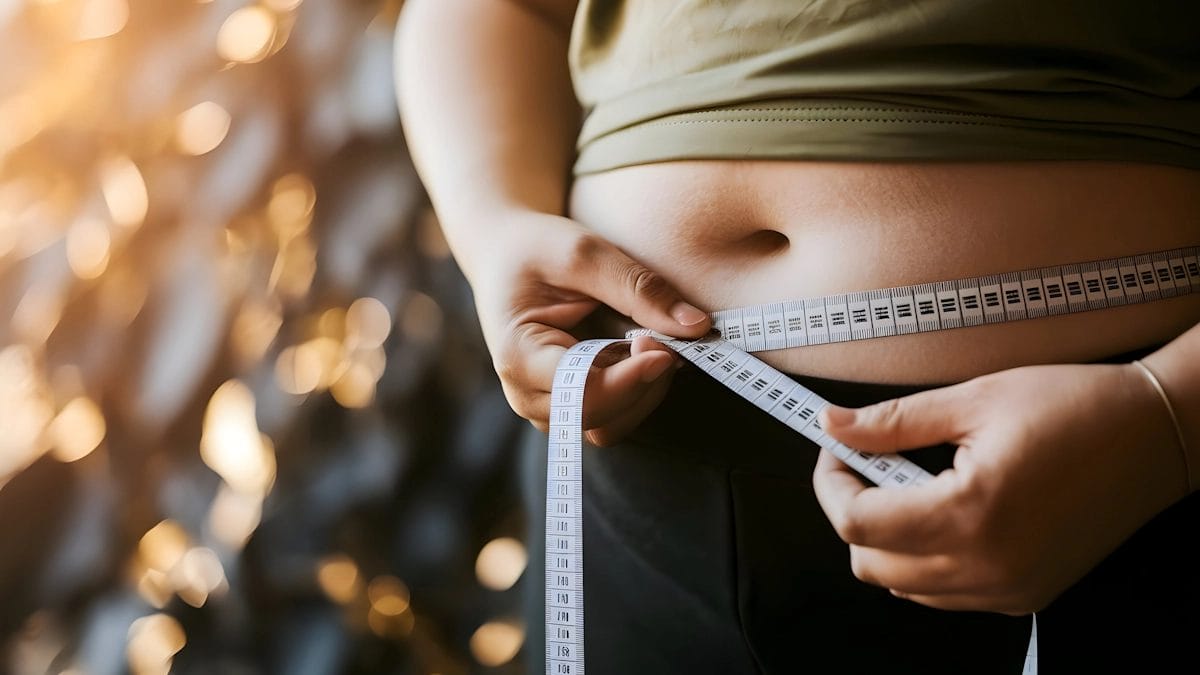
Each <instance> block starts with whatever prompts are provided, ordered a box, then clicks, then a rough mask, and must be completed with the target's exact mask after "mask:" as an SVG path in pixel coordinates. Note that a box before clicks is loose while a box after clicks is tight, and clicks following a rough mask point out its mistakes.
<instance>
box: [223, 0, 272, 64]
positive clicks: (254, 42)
mask: <svg viewBox="0 0 1200 675" xmlns="http://www.w3.org/2000/svg"><path fill="white" fill-rule="evenodd" d="M274 37H275V15H274V14H272V13H271V12H270V11H268V10H267V9H265V8H263V7H258V6H254V5H251V6H249V7H242V8H241V9H239V10H237V11H235V12H234V13H233V14H230V15H229V18H227V19H225V23H223V24H222V25H221V30H220V32H218V33H217V53H218V54H220V55H221V57H222V58H225V59H228V60H230V61H238V62H241V63H255V62H257V61H261V60H262V59H263V58H265V57H266V56H267V52H268V50H270V48H271V40H272V39H273V38H274Z"/></svg>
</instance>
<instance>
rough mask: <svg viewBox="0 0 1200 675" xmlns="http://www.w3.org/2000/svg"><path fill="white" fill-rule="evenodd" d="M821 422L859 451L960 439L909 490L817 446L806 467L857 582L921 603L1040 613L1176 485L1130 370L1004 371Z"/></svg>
mask: <svg viewBox="0 0 1200 675" xmlns="http://www.w3.org/2000/svg"><path fill="white" fill-rule="evenodd" d="M822 424H823V425H824V427H825V429H826V431H828V432H829V434H830V435H832V436H833V437H834V438H837V439H838V440H840V441H842V442H843V443H845V444H847V445H849V446H851V447H854V448H858V449H861V450H865V451H868V452H893V451H897V450H904V449H912V448H917V447H927V446H930V445H936V444H939V443H944V442H949V443H955V444H957V445H958V446H959V447H958V452H957V454H956V455H955V457H954V466H953V467H952V468H950V469H948V470H946V471H943V472H942V473H941V474H939V475H937V476H936V477H935V478H934V479H933V480H931V481H930V482H928V483H926V484H924V485H921V486H919V487H912V488H904V489H886V490H885V489H879V488H875V487H866V486H864V484H863V483H862V481H861V480H859V478H858V476H857V474H855V473H854V472H853V471H852V470H850V469H849V468H848V467H846V466H845V465H844V464H842V463H841V462H839V461H838V460H837V459H835V458H834V457H833V456H832V455H830V454H829V453H828V452H825V451H822V452H821V457H820V459H819V460H818V462H817V468H816V471H815V473H814V476H813V485H814V489H815V490H816V494H817V498H818V500H819V501H820V503H821V507H822V509H824V511H825V513H826V515H827V516H828V517H829V520H830V522H832V524H833V526H834V528H835V529H836V531H837V532H838V535H839V536H840V537H841V538H842V539H843V540H844V541H846V542H847V543H848V544H850V564H851V568H852V569H853V571H854V574H855V576H857V577H858V578H859V579H861V580H863V581H865V582H868V583H871V584H875V585H878V586H883V587H885V588H888V589H891V591H892V593H893V594H895V595H897V596H900V597H904V598H908V599H911V600H913V601H915V602H919V603H921V604H923V605H928V606H930V607H937V608H941V609H955V610H980V611H995V612H1004V613H1008V614H1027V613H1029V612H1032V611H1036V610H1039V609H1042V608H1044V607H1045V606H1046V605H1047V604H1049V603H1050V601H1051V600H1053V599H1054V598H1055V597H1057V596H1058V595H1059V593H1061V592H1062V591H1063V590H1065V589H1066V588H1067V587H1068V586H1070V585H1071V584H1072V583H1074V582H1075V581H1077V580H1078V579H1080V578H1081V577H1082V576H1083V575H1084V574H1086V573H1087V572H1088V571H1089V570H1090V569H1091V568H1092V567H1094V566H1095V565H1096V564H1097V563H1098V562H1100V560H1102V559H1103V558H1104V557H1105V556H1106V555H1108V554H1109V553H1110V552H1111V551H1113V550H1114V549H1115V548H1116V547H1117V546H1118V545H1119V544H1120V543H1121V542H1122V541H1124V540H1125V539H1126V538H1128V537H1129V536H1130V535H1131V534H1132V533H1133V532H1134V531H1135V530H1137V528H1138V527H1140V526H1141V525H1142V524H1143V523H1145V522H1147V521H1148V520H1150V519H1151V518H1152V517H1153V516H1154V515H1155V514H1157V513H1158V512H1160V511H1162V510H1163V509H1165V508H1166V507H1167V506H1169V505H1171V504H1172V503H1174V502H1175V501H1177V500H1178V499H1181V498H1183V497H1184V496H1185V494H1186V482H1185V481H1184V479H1183V476H1184V475H1185V474H1184V473H1183V472H1184V463H1183V460H1182V457H1181V455H1180V452H1179V448H1178V444H1177V441H1176V439H1175V436H1174V434H1173V432H1172V428H1171V422H1170V420H1169V419H1168V417H1167V413H1166V410H1165V409H1164V408H1163V407H1162V402H1161V401H1160V400H1158V398H1157V394H1156V393H1155V391H1154V390H1153V389H1152V386H1151V385H1150V383H1149V382H1148V381H1147V380H1146V379H1145V378H1144V376H1143V375H1142V374H1141V373H1140V372H1138V371H1137V370H1136V369H1135V368H1134V366H1132V365H1128V364H1126V365H1055V366H1031V367H1025V368H1017V369H1013V370H1006V371H1002V372H999V373H995V374H992V375H987V376H984V377H980V378H976V379H974V380H970V381H968V382H965V383H963V384H959V385H955V386H951V387H946V388H943V389H935V390H931V391H927V392H922V393H919V394H916V395H914V396H908V397H905V398H901V399H896V400H892V401H886V402H884V403H880V404H878V405H873V406H868V407H866V408H862V409H859V410H856V411H855V410H849V409H846V408H836V407H831V408H830V409H829V410H828V412H827V413H826V415H825V417H824V419H823V420H822Z"/></svg>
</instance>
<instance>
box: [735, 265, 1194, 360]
mask: <svg viewBox="0 0 1200 675" xmlns="http://www.w3.org/2000/svg"><path fill="white" fill-rule="evenodd" d="M1198 255H1200V249H1198V248H1196V247H1188V248H1180V249H1174V250H1170V251H1162V252H1159V253H1152V254H1143V255H1139V256H1131V257H1124V258H1113V259H1109V260H1101V261H1092V262H1086V263H1076V264H1071V265H1063V266H1055V267H1043V268H1038V269H1030V270H1023V271H1020V272H1009V273H1005V274H999V275H988V276H982V277H970V278H965V279H958V280H955V281H942V282H937V283H930V284H918V285H914V286H899V287H895V288H886V289H879V290H873V291H860V292H856V293H848V294H837V295H829V296H822V297H814V298H805V299H803V300H791V301H787V302H780V303H772V304H766V305H755V306H749V307H738V308H734V309H726V310H721V311H719V312H716V313H714V314H713V315H712V316H713V324H714V326H715V327H716V329H717V330H718V331H719V332H720V333H721V336H722V337H724V338H725V339H726V340H729V341H730V342H732V343H733V344H735V345H737V346H739V347H741V348H742V349H745V350H746V351H749V352H758V351H769V350H774V349H787V348H792V347H806V346H811V345H818V344H826V343H829V342H846V341H851V340H867V339H872V338H878V337H887V336H892V335H905V334H909V333H926V332H932V331H938V330H948V329H951V328H961V327H966V326H978V325H982V324H986V323H1002V322H1009V321H1020V320H1023V319H1033V318H1039V317H1044V316H1050V315H1059V314H1073V313H1077V312H1083V311H1089V310H1096V309H1104V308H1106V307H1117V306H1121V305H1126V304H1137V303H1143V302H1148V301H1152V300H1158V299H1160V298H1169V297H1174V296H1176V295H1180V294H1186V293H1191V292H1197V291H1200V264H1198V259H1197V256H1198Z"/></svg>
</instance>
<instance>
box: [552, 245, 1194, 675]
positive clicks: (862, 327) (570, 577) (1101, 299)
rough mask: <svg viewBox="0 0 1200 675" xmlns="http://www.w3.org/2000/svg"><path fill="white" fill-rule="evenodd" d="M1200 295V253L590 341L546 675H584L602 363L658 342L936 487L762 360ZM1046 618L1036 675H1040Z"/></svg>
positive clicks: (738, 312) (561, 381) (908, 479)
mask: <svg viewBox="0 0 1200 675" xmlns="http://www.w3.org/2000/svg"><path fill="white" fill-rule="evenodd" d="M1198 292H1200V247H1188V248H1180V249H1173V250H1169V251H1161V252H1157V253H1150V254H1144V255H1138V256H1131V257H1123V258H1113V259H1108V260H1100V261H1092V262H1085V263H1075V264H1070V265H1064V266H1055V267H1044V268H1040V269H1033V270H1023V271H1019V272H1010V273H1006V274H999V275H989V276H984V277H973V278H968V279H959V280H955V281H943V282H937V283H930V284H920V285H915V286H902V287H897V288H887V289H879V290H874V291H862V292H857V293H846V294H838V295H829V296H823V297H817V298H806V299H803V300H792V301H788V302H780V303H773V304H766V305H755V306H750V307H740V308H736V309H728V310H722V311H719V312H716V313H714V314H713V315H712V320H713V326H714V328H715V332H716V334H715V335H709V336H706V337H704V338H701V339H698V340H679V339H675V338H672V337H669V336H666V335H661V334H658V333H654V332H653V331H650V330H645V329H638V330H634V331H630V333H629V334H627V336H626V339H625V340H622V339H602V340H587V341H584V342H580V343H578V344H576V345H574V346H573V347H571V348H570V349H568V350H567V352H566V354H564V355H563V357H562V359H561V361H560V362H559V365H558V369H557V370H556V371H555V374H554V384H553V388H552V391H551V395H550V431H549V438H550V441H549V447H548V448H547V462H546V531H545V536H546V547H545V556H546V562H545V572H546V580H545V581H546V583H545V593H546V605H545V608H546V617H545V619H546V674H547V675H584V668H585V663H586V660H585V658H584V645H585V642H584V606H583V605H584V602H583V562H584V561H583V431H584V430H583V395H584V388H585V385H586V382H587V376H588V373H589V371H590V369H591V367H592V365H593V362H594V361H595V359H596V357H597V356H599V355H600V354H601V352H603V351H605V350H606V349H608V348H609V347H611V346H613V345H616V344H618V343H624V342H626V341H627V340H629V339H632V338H634V337H638V336H642V335H648V336H650V337H653V338H655V339H657V340H659V341H660V342H662V343H663V344H665V345H666V346H667V347H670V348H671V349H672V350H674V351H675V352H676V353H678V354H679V355H680V356H681V357H683V358H684V359H685V360H687V361H688V362H690V363H692V364H693V365H695V366H696V367H698V368H700V369H701V370H702V371H704V372H705V373H706V374H708V375H710V376H711V377H713V378H715V379H717V380H718V381H719V382H720V383H721V384H723V385H725V386H726V387H727V388H729V389H730V390H731V391H733V392H734V393H735V394H737V395H738V396H741V397H742V398H744V399H746V400H747V401H750V402H751V403H753V404H754V405H755V406H757V407H758V408H760V409H761V410H762V411H763V412H764V413H765V414H766V415H768V416H770V417H774V418H775V419H776V420H778V421H779V422H782V423H783V424H786V425H787V426H789V427H791V428H792V429H793V430H795V431H796V432H797V433H798V434H800V435H801V436H803V437H805V438H807V439H808V440H810V441H812V442H813V443H815V444H816V445H818V446H820V447H822V448H825V449H826V450H828V451H830V452H831V453H833V455H834V456H836V457H837V458H838V459H840V460H841V461H843V462H845V463H846V464H847V465H848V466H850V467H851V468H853V469H854V470H856V471H858V472H859V473H860V474H861V475H862V476H863V477H864V478H866V479H867V480H869V481H871V482H872V483H874V484H876V485H878V486H880V487H889V488H890V487H907V486H913V485H920V484H922V483H924V482H926V481H928V480H930V479H931V478H932V476H931V475H930V474H929V473H928V472H926V471H925V470H924V469H922V468H921V467H919V466H917V465H916V464H914V463H913V462H911V461H910V460H908V459H906V458H904V457H903V456H900V455H895V454H886V455H873V454H868V453H864V452H859V451H857V450H854V449H853V448H849V447H847V446H845V445H843V444H842V443H840V442H838V441H837V440H835V439H834V438H832V437H831V436H829V435H828V434H826V433H825V431H824V430H823V429H822V428H821V426H820V422H819V421H818V419H817V418H818V416H819V415H820V412H821V410H823V409H824V408H825V407H826V406H828V405H829V402H828V401H826V400H825V399H823V398H821V397H820V396H819V395H818V394H816V393H815V392H813V391H811V390H810V389H808V388H806V387H804V386H803V385H801V384H799V383H797V382H796V381H795V380H793V379H791V378H790V377H788V376H787V375H786V374H784V373H782V372H780V371H779V370H777V369H775V368H773V367H771V366H770V365H768V364H766V363H764V362H763V361H762V360H760V359H758V358H756V357H754V356H752V355H751V354H750V353H749V352H756V351H767V350H773V349H787V348H793V347H805V346H809V345H818V344H826V343H829V342H847V341H852V340H866V339H872V338H878V337H888V336H892V335H903V334H909V333H924V332H932V331H939V330H948V329H951V328H962V327H969V326H979V325H983V324H990V323H1001V322H1008V321H1020V320H1024V319H1032V318H1038V317H1045V316H1052V315H1058V314H1071V313H1078V312H1084V311H1091V310H1097V309H1103V308H1105V307H1116V306H1121V305H1126V304H1135V303H1145V302H1151V301H1154V300H1159V299H1162V298H1170V297H1174V296H1177V295H1183V294H1189V293H1198ZM1036 638H1037V623H1036V617H1035V619H1034V628H1033V635H1032V636H1031V639H1030V651H1029V655H1028V656H1027V658H1026V663H1025V668H1024V670H1023V673H1024V674H1025V675H1034V674H1036V672H1037V656H1036V653H1037V652H1036V648H1037V639H1036Z"/></svg>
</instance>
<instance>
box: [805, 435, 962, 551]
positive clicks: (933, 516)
mask: <svg viewBox="0 0 1200 675" xmlns="http://www.w3.org/2000/svg"><path fill="white" fill-rule="evenodd" d="M951 472H953V469H949V470H947V471H944V472H942V474H939V475H938V476H936V477H935V478H934V479H933V480H931V481H929V482H928V483H925V484H924V485H919V486H914V487H906V488H897V489H884V488H877V487H867V486H866V485H865V484H863V482H862V480H861V479H860V478H859V477H858V475H857V474H856V473H854V471H853V470H852V469H850V468H849V467H848V466H846V465H845V464H843V463H842V462H841V461H840V460H839V459H837V458H836V457H834V456H833V455H832V454H830V453H829V451H828V450H821V454H820V456H818V457H817V466H816V468H815V469H814V470H813V491H814V492H815V493H816V496H817V502H818V503H819V504H820V505H821V509H822V510H824V511H825V515H826V517H827V518H829V522H830V524H831V525H833V529H834V531H836V532H837V534H838V536H839V537H841V538H842V541H845V542H846V543H848V544H855V545H858V546H869V547H871V548H879V549H884V550H887V551H896V552H907V553H924V552H930V551H934V550H937V547H938V546H939V545H941V544H942V543H943V542H945V541H947V540H948V539H949V538H951V537H953V536H954V533H955V531H956V530H955V528H954V524H955V521H954V519H953V514H954V509H953V507H954V504H953V497H954V493H953V490H952V488H953V485H954V482H953V481H952V480H951V479H950V477H945V475H946V474H947V473H951Z"/></svg>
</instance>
